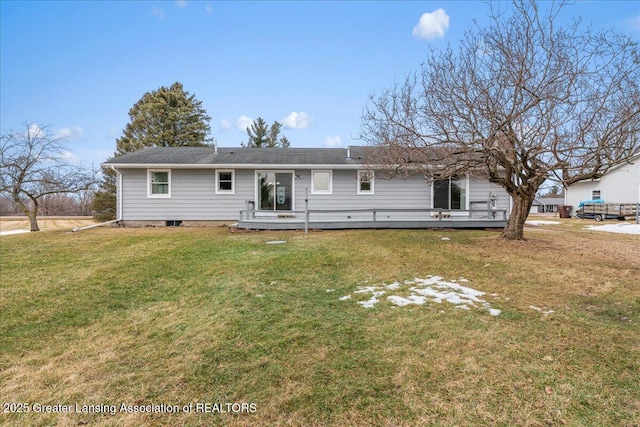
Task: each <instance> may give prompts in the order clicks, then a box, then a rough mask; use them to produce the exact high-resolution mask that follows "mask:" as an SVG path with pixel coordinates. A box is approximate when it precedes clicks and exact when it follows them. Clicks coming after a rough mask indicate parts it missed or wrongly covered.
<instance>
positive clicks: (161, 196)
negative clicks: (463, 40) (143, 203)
mask: <svg viewBox="0 0 640 427" xmlns="http://www.w3.org/2000/svg"><path fill="white" fill-rule="evenodd" d="M153 172H167V180H168V181H169V182H168V183H167V184H168V189H167V194H153V192H152V182H151V174H152V173H153ZM147 198H149V199H170V198H171V169H147Z"/></svg>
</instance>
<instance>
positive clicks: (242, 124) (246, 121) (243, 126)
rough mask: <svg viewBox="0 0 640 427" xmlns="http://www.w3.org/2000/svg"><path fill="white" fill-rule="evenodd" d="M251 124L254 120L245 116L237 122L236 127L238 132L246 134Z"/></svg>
mask: <svg viewBox="0 0 640 427" xmlns="http://www.w3.org/2000/svg"><path fill="white" fill-rule="evenodd" d="M251 123H253V119H252V118H251V117H247V116H245V115H244V114H243V115H242V116H240V117H239V118H238V119H237V120H236V126H237V128H238V130H241V131H242V132H246V131H247V128H248V127H249V126H251Z"/></svg>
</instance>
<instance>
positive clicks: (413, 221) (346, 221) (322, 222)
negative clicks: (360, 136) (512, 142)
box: [234, 209, 507, 230]
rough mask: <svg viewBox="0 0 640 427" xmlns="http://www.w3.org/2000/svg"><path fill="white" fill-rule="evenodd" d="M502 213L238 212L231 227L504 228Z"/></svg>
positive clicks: (302, 228) (415, 210) (389, 210)
mask: <svg viewBox="0 0 640 427" xmlns="http://www.w3.org/2000/svg"><path fill="white" fill-rule="evenodd" d="M506 224H507V213H506V211H505V210H471V211H469V210H457V211H443V210H440V209H405V210H397V209H395V210H394V209H361V210H309V211H285V212H278V213H271V214H269V213H264V212H260V211H252V210H242V211H240V220H239V221H238V223H237V224H234V227H237V228H241V229H246V230H310V229H311V230H313V229H316V230H345V229H394V228H395V229H438V228H465V229H473V228H476V229H484V228H504V226H505V225H506Z"/></svg>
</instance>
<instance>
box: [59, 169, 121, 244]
mask: <svg viewBox="0 0 640 427" xmlns="http://www.w3.org/2000/svg"><path fill="white" fill-rule="evenodd" d="M111 169H112V170H113V171H114V172H115V173H116V176H117V177H118V180H117V184H116V219H113V220H111V221H107V222H101V223H100V224H91V225H87V226H86V227H78V228H74V229H72V230H71V231H72V232H73V233H75V232H77V231H82V230H89V229H91V228H96V227H102V226H103V225H111V224H115V223H117V222H120V221H122V174H121V173H120V171H118V169H116V168H115V167H113V166H111Z"/></svg>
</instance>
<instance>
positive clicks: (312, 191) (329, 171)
mask: <svg viewBox="0 0 640 427" xmlns="http://www.w3.org/2000/svg"><path fill="white" fill-rule="evenodd" d="M316 173H328V174H329V189H328V190H317V189H316V188H315V181H314V179H313V177H314V175H315V174H316ZM311 194H333V171H332V170H331V169H313V170H311Z"/></svg>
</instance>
